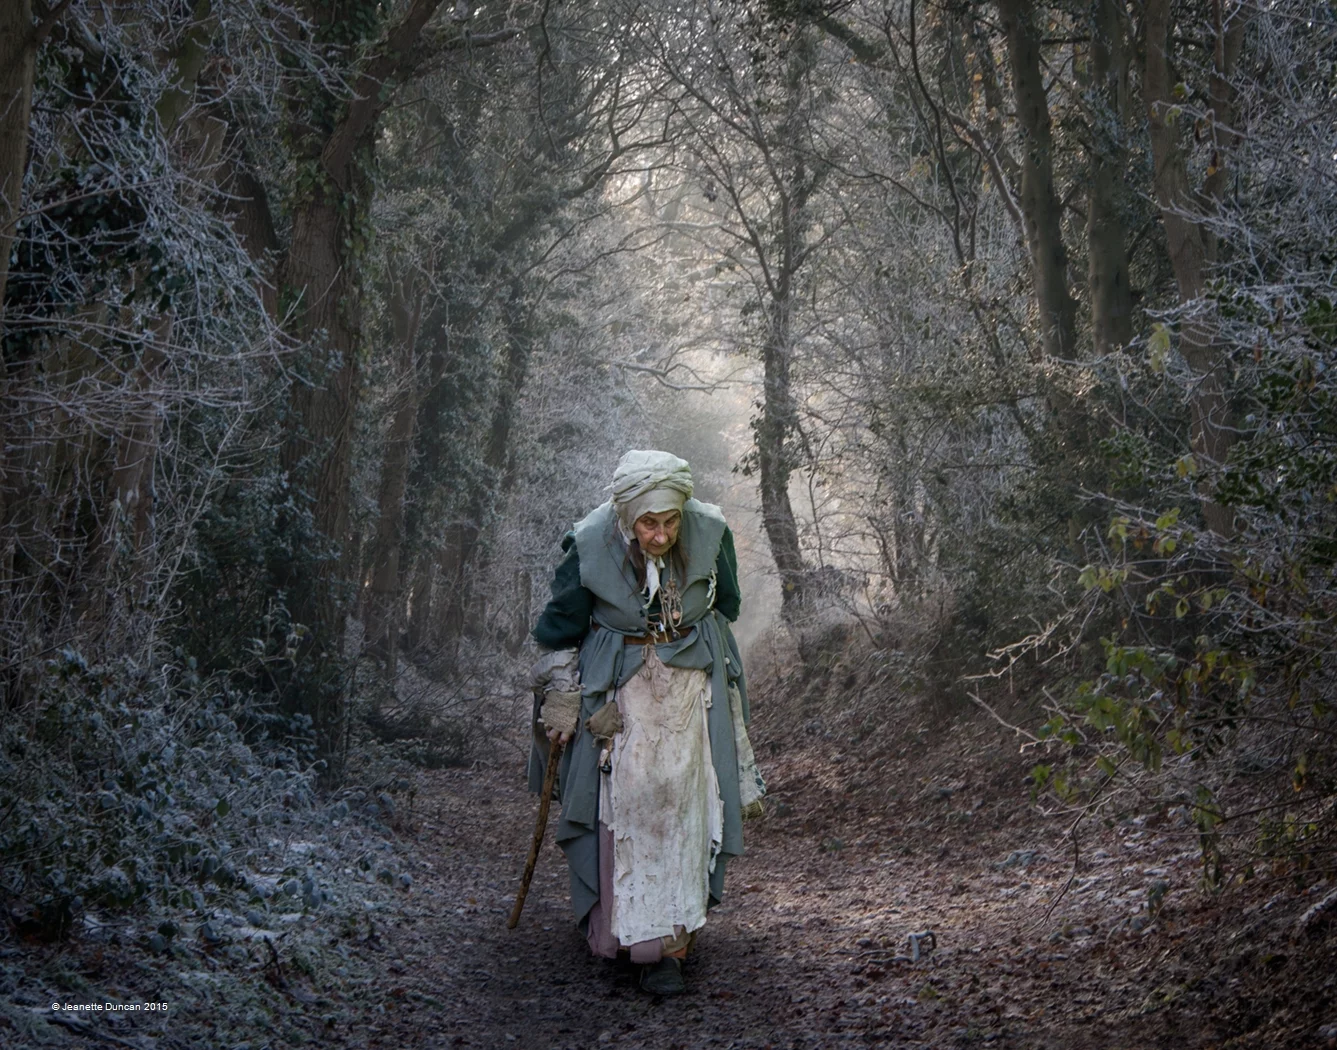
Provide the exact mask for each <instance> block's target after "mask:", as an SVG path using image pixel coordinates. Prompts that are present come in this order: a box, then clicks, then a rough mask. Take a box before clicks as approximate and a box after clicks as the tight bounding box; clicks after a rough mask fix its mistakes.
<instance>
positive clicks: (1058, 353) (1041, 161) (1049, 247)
mask: <svg viewBox="0 0 1337 1050" xmlns="http://www.w3.org/2000/svg"><path fill="white" fill-rule="evenodd" d="M998 13H999V15H1000V16H1001V18H1002V22H1003V32H1004V34H1005V35H1006V37H1007V49H1008V55H1009V59H1010V61H1011V64H1012V91H1013V95H1014V97H1015V99H1016V106H1017V120H1018V122H1019V123H1020V125H1021V129H1022V133H1023V135H1024V136H1025V140H1026V141H1025V144H1024V149H1023V150H1022V159H1021V202H1020V203H1021V212H1022V217H1023V220H1024V222H1025V226H1026V247H1027V249H1028V251H1029V253H1030V258H1031V277H1032V280H1033V282H1034V284H1035V301H1036V306H1037V307H1038V310H1039V315H1040V342H1041V346H1042V347H1043V349H1044V353H1045V356H1046V357H1049V358H1057V359H1070V358H1071V357H1072V356H1073V354H1074V350H1075V348H1076V345H1077V308H1076V304H1075V303H1074V302H1073V299H1072V296H1071V294H1070V293H1069V291H1068V253H1067V250H1066V249H1065V248H1064V246H1063V227H1062V210H1061V208H1060V206H1059V200H1058V194H1057V193H1056V192H1055V190H1054V167H1053V152H1054V142H1053V136H1052V134H1051V131H1050V120H1049V100H1048V98H1047V97H1046V95H1045V85H1044V76H1043V74H1042V72H1041V62H1040V34H1039V33H1038V32H1037V31H1036V28H1035V24H1034V21H1033V16H1032V8H1031V5H1030V4H1029V3H1027V2H1026V0H998Z"/></svg>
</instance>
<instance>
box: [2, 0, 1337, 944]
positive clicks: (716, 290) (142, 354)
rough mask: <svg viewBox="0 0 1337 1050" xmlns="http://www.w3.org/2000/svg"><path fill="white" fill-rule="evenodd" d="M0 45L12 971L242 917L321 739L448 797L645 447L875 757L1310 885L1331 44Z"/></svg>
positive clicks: (447, 12)
mask: <svg viewBox="0 0 1337 1050" xmlns="http://www.w3.org/2000/svg"><path fill="white" fill-rule="evenodd" d="M0 50H3V62H0V81H2V82H3V84H2V86H0V99H3V102H4V104H3V107H0V296H2V298H3V336H2V338H0V351H2V353H3V359H2V360H3V371H2V372H0V438H2V443H0V654H2V655H0V659H2V660H3V665H2V667H0V708H3V711H4V718H3V719H0V886H3V888H4V889H5V891H6V892H7V893H9V894H11V895H14V896H23V895H26V896H28V897H31V898H35V899H40V900H42V901H43V902H45V905H44V906H46V907H47V908H48V911H47V913H46V914H47V915H48V917H49V919H50V922H51V923H52V924H53V925H54V926H55V927H62V926H63V925H65V924H68V922H69V915H70V909H71V908H72V907H74V905H73V904H72V903H71V902H74V901H81V902H83V901H86V902H92V901H94V900H97V901H101V902H106V903H110V904H114V905H117V906H120V905H129V904H133V903H135V902H137V901H142V900H145V899H148V898H150V897H152V896H153V895H154V894H162V895H171V894H172V893H175V892H177V890H178V889H179V888H180V887H182V886H193V885H197V884H199V883H201V882H202V881H203V882H207V883H209V884H210V885H215V884H219V883H220V882H221V881H226V880H229V879H230V880H237V879H242V878H244V871H242V870H241V868H240V867H239V865H240V863H241V862H240V861H239V860H235V859H232V856H233V851H234V850H235V849H236V848H237V846H238V843H240V842H242V841H243V840H244V839H245V837H246V836H247V835H248V834H251V833H252V832H250V831H248V830H247V829H248V827H249V825H247V823H246V820H248V819H252V818H255V816H256V814H257V813H259V812H261V811H262V810H263V809H264V807H265V805H266V804H267V803H266V799H269V800H271V801H272V798H273V797H276V795H275V793H277V796H281V797H286V798H288V799H289V801H290V802H291V804H301V803H302V800H303V799H309V798H311V797H314V796H313V793H315V792H317V791H318V790H320V789H321V788H322V787H326V788H328V787H329V786H331V785H336V784H338V783H340V781H341V778H344V777H345V776H347V774H348V772H349V764H350V762H355V761H356V754H357V747H358V746H359V745H358V741H360V740H363V739H364V738H371V737H374V736H377V735H379V737H380V738H381V739H383V740H391V741H399V742H400V743H405V742H407V744H406V746H408V747H409V749H410V750H411V751H412V753H413V754H414V755H415V756H416V757H417V758H418V759H419V760H422V761H431V762H445V761H457V760H459V759H460V758H461V757H463V755H464V754H465V753H467V750H468V747H469V746H470V738H469V734H468V729H467V727H468V724H469V723H468V718H469V712H470V710H471V706H477V705H480V704H483V703H486V702H487V700H488V697H490V696H495V695H497V694H508V695H509V694H510V693H512V692H515V691H516V690H515V688H514V682H513V680H512V675H513V666H514V661H515V660H517V659H519V658H520V656H521V655H522V654H523V652H524V650H525V647H526V646H527V645H529V644H530V643H529V642H528V641H527V634H528V629H529V626H530V625H531V624H532V622H533V617H534V614H535V612H536V610H537V609H538V608H539V607H541V604H542V602H543V601H544V599H545V591H546V582H547V578H548V574H549V572H550V570H551V566H552V564H553V562H554V559H555V557H556V553H557V542H558V540H559V538H560V536H561V535H562V533H563V532H564V531H565V530H566V529H567V528H569V527H570V524H571V522H572V521H574V520H575V519H576V518H578V517H579V516H580V515H581V514H582V513H584V511H586V510H587V509H588V508H589V507H591V506H593V505H595V504H597V503H598V502H600V501H601V500H602V499H604V498H605V497H606V485H607V480H608V478H609V476H610V473H611V465H612V463H613V462H615V460H616V458H617V457H618V455H619V454H620V453H621V452H622V451H623V450H624V449H625V448H627V447H633V446H635V445H637V444H642V443H648V442H650V441H654V442H656V443H658V444H661V445H665V446H670V447H672V448H673V450H674V451H675V452H678V453H679V454H681V455H683V456H684V457H686V458H688V459H689V460H691V461H692V462H693V465H694V467H695V468H696V469H697V474H698V482H699V485H700V488H701V492H702V494H703V496H704V497H705V498H711V499H724V498H725V496H726V494H727V495H728V498H729V499H730V500H738V501H739V502H738V507H737V510H738V514H739V516H740V517H743V516H745V514H746V513H753V512H754V513H755V528H754V529H752V530H751V531H755V532H756V534H757V541H756V542H755V543H753V544H752V545H751V548H750V549H751V550H752V554H751V555H750V557H751V564H752V565H753V566H754V567H756V568H758V570H759V571H758V572H757V577H758V578H760V577H763V576H764V578H765V581H766V583H765V586H762V585H757V587H756V594H757V595H758V596H759V598H758V601H759V603H761V598H760V596H762V595H763V594H775V595H778V598H777V599H776V603H777V604H778V606H779V611H778V618H777V621H776V623H775V625H774V628H773V629H774V630H776V631H778V632H781V633H782V635H783V636H784V637H786V638H788V639H791V640H792V641H793V643H794V647H795V648H796V650H797V651H798V652H799V653H800V654H802V657H803V658H804V659H813V660H815V659H817V657H818V655H819V654H820V652H821V651H822V649H823V647H826V648H830V647H832V646H837V647H839V646H864V647H869V648H870V649H872V650H874V651H876V652H878V653H881V654H883V655H884V656H887V659H888V660H889V661H890V663H886V664H885V665H886V666H890V667H893V668H894V669H895V674H894V675H893V676H892V677H891V678H890V679H885V678H884V679H883V680H882V683H883V684H882V688H884V689H886V690H887V691H888V692H889V693H890V695H891V698H892V699H894V700H895V701H896V702H895V703H893V702H888V703H885V704H883V705H882V712H883V713H882V716H881V717H884V718H887V719H894V718H896V717H897V714H896V712H897V703H902V702H908V699H907V698H911V697H919V698H926V699H928V700H930V701H932V702H933V703H935V704H939V705H942V706H945V707H948V708H951V709H965V708H966V707H968V706H970V705H971V704H973V703H978V704H981V705H985V706H989V707H990V708H991V710H995V713H997V710H998V709H999V708H998V705H999V704H1000V703H1001V702H1002V701H1003V700H1004V698H1005V696H1006V698H1007V707H1006V715H1005V717H1006V720H1008V721H1009V722H1011V723H1015V724H1017V725H1018V726H1020V727H1023V728H1024V729H1025V730H1026V732H1027V733H1028V734H1029V735H1030V737H1031V738H1032V740H1033V746H1034V753H1035V754H1036V756H1037V758H1036V763H1037V764H1036V766H1035V771H1034V774H1033V786H1034V788H1035V790H1037V791H1046V792H1049V793H1051V795H1052V797H1053V798H1054V799H1056V800H1057V801H1058V802H1059V803H1061V804H1064V805H1070V806H1072V807H1074V810H1073V811H1074V813H1077V812H1095V811H1098V810H1099V807H1100V806H1102V805H1111V806H1113V805H1120V806H1123V805H1161V804H1166V803H1167V802H1169V803H1173V804H1176V805H1180V806H1182V807H1183V809H1184V812H1185V813H1186V814H1188V815H1189V816H1190V819H1191V820H1192V821H1193V822H1194V823H1195V824H1196V826H1197V828H1198V830H1199V833H1200V839H1199V842H1200V846H1201V849H1202V853H1203V859H1204V867H1203V878H1204V884H1205V885H1206V886H1207V887H1208V888H1210V889H1219V888H1221V887H1222V886H1224V885H1225V884H1226V883H1227V882H1228V881H1229V880H1230V879H1231V878H1236V877H1238V878H1245V877H1248V876H1249V875H1250V874H1252V873H1253V871H1254V865H1255V863H1257V862H1259V860H1260V859H1261V858H1266V859H1268V860H1269V861H1270V862H1277V863H1281V864H1282V865H1283V866H1289V867H1288V868H1287V870H1293V871H1294V872H1296V873H1297V874H1299V875H1300V876H1301V877H1304V876H1305V873H1317V872H1324V871H1326V872H1331V869H1332V864H1333V860H1334V855H1333V834H1334V831H1335V830H1337V827H1335V826H1334V810H1333V799H1334V772H1335V771H1334V766H1333V762H1334V759H1335V758H1337V748H1334V744H1333V741H1334V739H1335V737H1334V723H1333V704H1334V696H1333V688H1334V687H1333V682H1334V666H1333V663H1334V659H1335V657H1334V653H1335V652H1337V632H1335V630H1334V624H1333V613H1334V604H1335V602H1337V541H1334V539H1333V536H1334V534H1335V533H1337V510H1335V508H1337V414H1335V412H1337V406H1335V405H1334V394H1335V393H1337V388H1335V387H1334V383H1335V380H1334V366H1335V365H1337V312H1335V311H1337V307H1334V303H1335V302H1337V15H1335V14H1334V11H1333V8H1332V6H1331V5H1330V4H1328V3H1317V2H1306V0H1279V2H1276V3H1268V4H1257V3H1254V2H1251V0H1246V2H1235V0H1210V2H1208V0H1203V2H1197V0H1193V2H1187V0H1145V2H1144V3H1139V4H1128V3H1124V2H1121V0H1092V2H1090V3H1084V4H1076V5H1073V4H1040V5H1031V4H1026V3H1021V2H1020V0H996V2H987V3H986V2H973V0H965V2H959V3H954V2H946V3H943V2H922V0H897V2H890V3H888V2H877V0H749V2H740V3H723V2H711V0H699V2H697V0H665V2H655V0H643V2H641V0H595V2H588V3H572V2H561V0H542V2H526V0H513V2H510V3H479V4H475V5H472V6H471V5H469V4H464V3H459V4H455V5H450V4H442V3H441V2H440V0H395V2H392V3H386V2H372V0H294V2H291V3H268V2H260V0H240V2H231V3H215V2H211V0H194V2H184V0H147V2H142V3H135V4H115V3H102V2H96V0H59V2H48V3H43V2H40V0H16V2H13V3H6V4H5V5H3V8H0ZM740 531H742V532H744V533H746V532H748V531H749V529H742V530H740ZM741 542H742V544H743V547H744V553H745V555H746V554H747V550H748V549H749V548H748V545H747V536H746V535H744V536H743V537H742V539H741ZM763 570H764V571H763ZM406 666H409V667H411V668H413V671H414V674H416V675H421V676H426V677H428V678H430V679H431V680H433V681H436V682H438V683H445V684H446V685H447V686H448V687H449V691H448V695H449V696H451V697H452V700H451V701H450V704H448V705H445V706H444V707H443V706H442V705H440V704H437V705H435V706H433V705H431V704H425V703H424V702H422V701H420V700H415V699H413V698H407V699H406V697H405V696H404V693H403V690H402V689H401V688H400V685H401V679H402V671H403V670H404V668H405V667H406ZM972 697H973V700H972ZM1000 717H1003V716H1001V715H1000ZM257 771H261V772H263V774H264V778H265V779H259V780H258V779H257V778H256V773H257ZM225 799H228V800H231V801H222V800H225ZM1130 799H1131V800H1132V801H1130ZM229 813H231V814H233V816H231V817H229ZM202 814H203V815H202ZM1241 814H1243V815H1241ZM243 818H245V819H243ZM53 873H54V874H53ZM57 874H58V876H59V877H58V878H57V877H56V875H57Z"/></svg>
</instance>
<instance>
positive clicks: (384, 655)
mask: <svg viewBox="0 0 1337 1050" xmlns="http://www.w3.org/2000/svg"><path fill="white" fill-rule="evenodd" d="M390 314H391V318H392V320H393V323H394V334H395V342H396V344H397V345H398V347H399V353H400V375H399V384H400V385H399V390H398V391H397V392H396V395H395V410H394V415H393V416H392V418H391V420H390V431H389V433H388V434H387V435H386V440H385V456H384V459H383V460H382V463H381V484H380V490H379V492H378V494H377V508H378V516H377V523H376V537H375V539H374V541H373V545H372V574H371V588H370V593H369V594H368V597H367V617H366V639H367V643H366V644H367V647H368V651H369V653H370V654H371V655H372V656H373V657H374V658H376V659H378V660H380V661H382V665H383V668H384V672H385V675H386V677H387V678H390V677H393V676H394V673H395V655H396V648H397V643H398V640H399V622H400V620H401V618H402V617H401V616H398V615H396V612H397V610H398V608H399V605H400V603H399V602H398V600H397V599H398V597H399V587H400V578H401V574H400V571H399V560H400V551H401V548H402V547H403V543H404V491H405V487H406V485H407V482H408V472H409V460H410V456H411V454H412V451H413V429H414V423H415V422H416V420H417V415H418V390H419V389H420V387H419V385H418V383H416V382H415V381H414V380H415V373H416V369H415V367H414V359H415V355H414V343H415V342H416V340H417V334H418V322H419V319H420V318H421V316H422V295H421V292H419V291H418V290H417V289H416V288H415V287H414V286H413V285H412V284H411V283H409V282H404V281H397V282H395V284H394V286H393V288H392V290H391V294H390Z"/></svg>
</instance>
